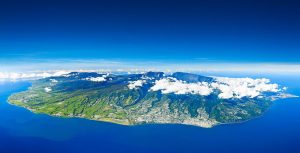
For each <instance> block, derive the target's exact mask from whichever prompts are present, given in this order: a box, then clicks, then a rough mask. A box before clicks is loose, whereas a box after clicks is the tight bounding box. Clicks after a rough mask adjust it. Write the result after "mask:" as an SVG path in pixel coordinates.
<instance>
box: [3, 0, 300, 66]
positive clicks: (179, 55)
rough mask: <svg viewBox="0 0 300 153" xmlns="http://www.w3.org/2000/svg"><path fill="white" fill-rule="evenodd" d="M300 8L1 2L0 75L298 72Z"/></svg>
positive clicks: (258, 3)
mask: <svg viewBox="0 0 300 153" xmlns="http://www.w3.org/2000/svg"><path fill="white" fill-rule="evenodd" d="M299 8H300V2H299V1H296V0H295V1H291V0H281V1H276V0H242V1H241V0H226V1H224V0H210V1H202V0H198V1H189V0H184V1H183V0H182V1H177V0H126V1H124V0H81V1H79V0H43V1H41V0H27V1H23V0H1V1H0V53H1V54H0V71H13V70H19V71H20V70H29V69H30V70H34V69H48V68H49V69H55V68H57V69H60V68H63V65H65V66H66V68H92V67H93V68H94V67H97V65H100V64H101V67H102V68H103V67H104V68H108V67H110V66H112V67H117V68H124V67H125V66H128V67H130V68H134V67H135V66H136V67H143V66H144V67H147V68H151V66H152V65H154V66H153V67H159V66H160V65H161V66H163V65H164V66H163V67H164V69H169V68H172V67H174V66H175V65H176V66H177V67H180V66H181V67H182V69H185V68H188V67H194V68H195V69H197V68H199V67H197V65H202V67H201V68H202V69H203V67H206V68H207V67H211V66H212V65H213V68H212V69H216V68H219V69H223V68H224V67H227V68H228V69H229V68H230V67H234V68H235V69H252V71H254V70H255V69H254V68H253V66H257V67H258V69H259V68H260V69H261V67H260V65H264V66H263V67H266V69H270V68H268V67H275V68H276V67H277V69H278V70H281V71H282V70H287V69H288V71H297V72H298V71H300V69H298V68H299V65H300V45H299V42H300V28H299V27H300V20H299V19H300V9H299ZM91 63H92V64H91ZM71 65H73V66H71ZM74 65H77V67H76V66H74ZM88 65H89V66H88ZM105 65H106V66H105ZM190 65H192V66H190ZM203 65H204V66H203ZM224 65H225V66H224ZM270 65H272V66H270ZM290 65H292V66H290ZM168 66H169V67H168ZM278 67H279V68H278ZM18 68H19V69H18ZM226 70H227V69H226ZM260 71H264V70H260ZM281 71H280V72H281Z"/></svg>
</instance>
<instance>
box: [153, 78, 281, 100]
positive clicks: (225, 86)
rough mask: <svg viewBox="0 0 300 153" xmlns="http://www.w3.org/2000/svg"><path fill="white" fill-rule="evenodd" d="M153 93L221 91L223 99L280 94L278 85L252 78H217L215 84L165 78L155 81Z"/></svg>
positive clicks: (201, 93)
mask: <svg viewBox="0 0 300 153" xmlns="http://www.w3.org/2000/svg"><path fill="white" fill-rule="evenodd" d="M150 90H151V91H159V90H160V91H161V92H162V93H164V94H167V93H174V94H199V95H202V96H207V95H209V94H211V93H212V92H213V91H214V90H219V91H220V94H219V95H218V97H219V98H221V99H229V98H242V97H250V98H254V97H257V96H260V95H261V94H262V93H263V92H279V91H281V90H282V89H279V87H278V85H277V84H270V80H269V79H265V78H262V79H251V78H225V77H216V78H215V82H212V83H207V82H198V83H186V82H184V81H180V80H177V79H175V78H170V77H169V78H163V79H161V80H157V81H155V84H154V86H152V87H151V88H150Z"/></svg>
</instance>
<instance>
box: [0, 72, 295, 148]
mask: <svg viewBox="0 0 300 153" xmlns="http://www.w3.org/2000/svg"><path fill="white" fill-rule="evenodd" d="M298 78H300V77H296V76H274V77H273V78H271V79H272V80H273V81H274V82H276V83H279V84H281V85H284V86H287V87H289V90H288V92H289V93H292V94H295V95H300V81H299V79H298ZM29 86H30V83H28V82H24V81H23V82H22V81H21V82H1V83H0V153H14V152H18V153H19V152H22V153H27V152H34V153H60V152H62V153H69V152H70V153H102V152H103V153H122V152H124V153H128V152H131V153H223V152H224V153H248V152H249V153H254V152H255V153H268V152H271V153H299V152H300V98H290V99H282V100H277V101H275V102H274V104H273V105H272V107H271V108H270V109H269V110H268V111H267V112H266V113H265V114H264V115H263V116H261V117H259V118H256V119H253V120H250V121H247V122H243V123H237V124H226V125H219V126H216V127H213V128H201V127H195V126H188V125H174V124H149V125H138V126H124V125H117V124H113V123H107V122H98V121H91V120H86V119H79V118H60V117H51V116H48V115H45V114H34V113H32V112H30V111H28V110H26V109H24V108H21V107H17V106H13V105H10V104H8V103H7V98H8V96H9V95H10V94H12V93H14V92H19V91H23V90H26V89H27V88H28V87H29Z"/></svg>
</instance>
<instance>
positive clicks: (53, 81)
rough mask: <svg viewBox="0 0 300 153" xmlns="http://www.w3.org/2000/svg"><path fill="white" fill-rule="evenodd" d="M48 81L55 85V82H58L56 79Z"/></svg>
mask: <svg viewBox="0 0 300 153" xmlns="http://www.w3.org/2000/svg"><path fill="white" fill-rule="evenodd" d="M50 81H51V82H52V83H57V82H58V81H57V80H56V79H50Z"/></svg>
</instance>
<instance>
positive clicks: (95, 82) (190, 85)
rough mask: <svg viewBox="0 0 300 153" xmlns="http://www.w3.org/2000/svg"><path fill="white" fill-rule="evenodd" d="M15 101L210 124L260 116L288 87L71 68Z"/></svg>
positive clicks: (66, 113)
mask: <svg viewBox="0 0 300 153" xmlns="http://www.w3.org/2000/svg"><path fill="white" fill-rule="evenodd" d="M31 82H32V86H31V87H30V88H29V89H28V90H27V91H23V92H19V93H15V94H13V95H11V96H10V97H9V99H8V101H9V103H10V104H13V105H17V106H21V107H24V108H27V109H28V110H30V111H32V112H35V113H43V114H48V115H52V116H59V117H79V118H85V119H91V120H97V121H106V122H112V123H117V124H122V125H137V124H146V123H150V124H169V123H170V124H187V125H194V126H200V127H205V128H210V127H213V126H215V125H219V124H226V123H238V122H243V121H247V120H249V119H253V118H256V117H259V116H261V115H262V114H263V113H264V112H266V110H267V109H268V108H269V107H270V106H271V105H272V103H273V101H275V100H276V99H279V98H289V97H292V95H290V94H287V93H286V87H280V86H279V85H277V84H273V83H270V80H269V79H265V78H261V79H252V78H227V77H206V76H201V75H197V74H191V73H184V72H176V73H172V74H171V73H170V74H166V73H163V72H146V73H140V74H108V73H105V74H102V73H96V72H72V73H69V74H64V75H61V76H52V77H47V78H42V79H38V80H33V81H31Z"/></svg>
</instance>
